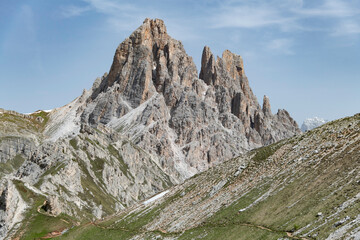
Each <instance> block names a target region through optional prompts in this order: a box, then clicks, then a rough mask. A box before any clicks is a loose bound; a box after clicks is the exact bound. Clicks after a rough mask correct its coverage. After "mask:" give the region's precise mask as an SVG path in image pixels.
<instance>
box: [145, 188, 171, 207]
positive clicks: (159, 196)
mask: <svg viewBox="0 0 360 240" xmlns="http://www.w3.org/2000/svg"><path fill="white" fill-rule="evenodd" d="M168 192H169V190H166V191H164V192H162V193H159V194H158V195H155V196H153V197H152V198H150V199H148V200H146V201H144V202H143V204H144V205H147V204H149V203H151V202H154V201H156V200H157V199H159V198H161V197H163V196H164V195H165V194H167V193H168Z"/></svg>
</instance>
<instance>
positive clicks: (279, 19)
mask: <svg viewBox="0 0 360 240" xmlns="http://www.w3.org/2000/svg"><path fill="white" fill-rule="evenodd" d="M217 12H218V13H216V14H215V15H214V17H213V19H212V20H213V27H215V28H223V27H238V28H258V27H267V26H273V25H277V26H282V25H285V24H287V23H289V22H291V21H292V20H293V18H292V17H286V16H282V14H281V12H280V11H279V10H278V9H276V8H271V7H270V8H269V7H268V6H266V5H262V6H249V5H240V6H224V7H222V9H220V11H217Z"/></svg>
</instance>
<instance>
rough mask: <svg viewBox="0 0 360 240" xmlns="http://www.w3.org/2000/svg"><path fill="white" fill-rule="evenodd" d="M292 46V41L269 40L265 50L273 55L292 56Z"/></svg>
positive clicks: (284, 39) (283, 39)
mask: <svg viewBox="0 0 360 240" xmlns="http://www.w3.org/2000/svg"><path fill="white" fill-rule="evenodd" d="M293 44H294V40H293V39H289V38H278V39H273V40H271V41H270V42H269V43H268V44H267V49H268V50H270V51H271V52H273V53H280V54H287V55H291V54H294V51H293V50H292V46H293Z"/></svg>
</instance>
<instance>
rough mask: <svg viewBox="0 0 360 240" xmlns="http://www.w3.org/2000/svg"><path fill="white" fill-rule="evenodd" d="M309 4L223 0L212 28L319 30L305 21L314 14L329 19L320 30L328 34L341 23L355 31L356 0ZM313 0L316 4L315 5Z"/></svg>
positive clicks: (359, 15)
mask: <svg viewBox="0 0 360 240" xmlns="http://www.w3.org/2000/svg"><path fill="white" fill-rule="evenodd" d="M312 4H313V5H312V6H310V7H309V6H307V5H306V4H304V1H303V0H267V1H258V0H255V1H241V0H240V1H232V0H229V1H224V3H222V4H221V5H220V7H219V8H217V9H215V11H214V15H213V17H212V27H214V28H224V27H229V28H245V29H257V28H268V27H277V28H278V29H279V30H280V31H282V32H289V31H308V30H315V31H316V30H318V29H319V28H318V27H317V29H316V28H313V26H309V24H305V23H304V21H308V20H314V19H317V18H323V19H328V20H331V21H328V22H327V23H326V24H323V26H322V28H323V29H322V31H324V30H326V29H327V31H328V32H329V33H330V35H339V34H338V32H339V31H338V30H336V31H335V32H334V29H335V26H340V25H343V26H344V27H345V30H344V31H341V33H342V34H343V35H345V34H358V33H359V32H358V30H357V27H356V24H355V23H356V22H359V21H360V6H359V4H357V3H356V1H351V0H349V1H344V0H323V1H316V2H312ZM314 4H315V5H314Z"/></svg>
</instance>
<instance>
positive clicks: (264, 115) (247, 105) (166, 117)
mask: <svg viewBox="0 0 360 240" xmlns="http://www.w3.org/2000/svg"><path fill="white" fill-rule="evenodd" d="M91 91H92V92H91V94H90V95H91V97H89V98H88V99H87V101H86V106H83V109H82V110H81V121H82V122H83V123H86V124H89V125H91V126H94V127H96V126H97V125H98V124H106V125H109V126H111V127H113V128H115V129H122V130H123V133H124V134H127V135H128V136H129V137H130V138H132V139H133V140H134V141H135V142H136V144H139V145H140V146H141V147H144V148H145V149H147V150H148V151H150V152H151V153H153V154H154V155H156V156H158V157H159V164H161V165H162V166H163V167H164V168H168V170H169V171H174V172H176V173H178V172H180V175H181V176H182V177H180V178H183V177H185V178H186V177H188V176H191V175H192V174H194V173H196V172H198V171H203V170H205V169H207V168H208V167H209V166H211V165H213V164H215V163H217V162H221V161H222V160H225V159H228V158H231V157H234V156H236V155H238V154H240V153H241V152H243V151H246V150H248V149H251V148H254V147H259V146H262V145H266V144H270V143H273V142H275V141H278V140H280V139H283V138H286V137H290V136H292V135H294V134H296V133H299V132H300V130H299V128H298V126H297V124H296V122H295V121H294V120H293V119H292V118H291V117H290V115H289V114H288V113H287V112H286V111H284V110H279V112H278V113H277V114H275V115H272V113H271V110H270V105H269V104H268V103H269V100H268V99H266V100H264V103H265V105H264V107H263V109H262V108H261V106H260V104H259V103H258V101H257V98H256V96H255V95H254V94H253V92H252V90H251V88H250V85H249V81H248V79H247V77H246V75H245V70H244V64H243V59H242V58H241V56H239V55H237V54H234V53H232V52H230V51H229V50H225V51H224V52H223V54H222V57H218V58H217V59H216V60H215V58H214V55H213V54H212V52H211V50H210V48H209V47H207V46H206V47H205V48H204V50H203V55H202V61H201V71H200V74H199V75H198V73H197V69H196V66H195V64H194V62H193V59H192V58H191V57H190V56H188V55H187V53H186V51H185V49H184V47H183V45H182V44H181V42H180V41H178V40H175V39H173V38H171V37H170V36H169V35H168V34H167V32H166V26H165V24H164V22H163V21H162V20H160V19H155V20H152V19H145V21H144V23H143V24H142V25H141V26H140V27H139V28H138V29H136V30H135V31H134V32H133V33H132V34H131V35H130V37H128V38H126V39H125V40H124V41H123V42H122V43H121V44H120V45H119V47H118V48H117V49H116V52H115V55H114V60H113V63H112V66H111V68H110V71H109V74H108V75H104V76H103V77H102V78H101V79H98V80H97V81H96V82H95V83H94V86H93V88H92V90H91ZM174 168H175V169H176V170H174Z"/></svg>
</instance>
